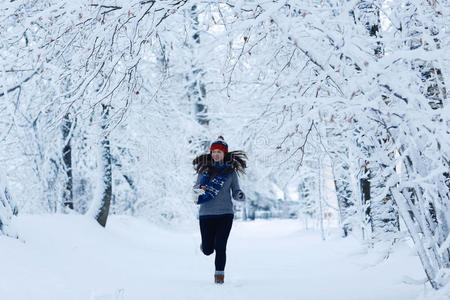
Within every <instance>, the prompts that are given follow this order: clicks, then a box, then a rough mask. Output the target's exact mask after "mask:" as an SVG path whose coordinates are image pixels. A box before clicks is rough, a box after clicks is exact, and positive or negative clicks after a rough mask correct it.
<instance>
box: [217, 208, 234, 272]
mask: <svg viewBox="0 0 450 300" xmlns="http://www.w3.org/2000/svg"><path fill="white" fill-rule="evenodd" d="M216 220H217V228H216V246H215V250H216V260H215V264H216V272H217V271H219V272H220V271H222V272H223V271H224V270H225V263H226V260H227V255H226V250H227V241H228V236H229V235H230V230H231V226H232V225H233V216H224V217H220V218H217V219H216Z"/></svg>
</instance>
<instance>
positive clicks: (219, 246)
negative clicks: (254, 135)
mask: <svg viewBox="0 0 450 300" xmlns="http://www.w3.org/2000/svg"><path fill="white" fill-rule="evenodd" d="M246 158H247V155H246V154H245V153H244V152H243V151H232V152H228V145H227V143H225V141H224V139H223V137H222V136H219V137H218V139H217V141H215V142H213V143H212V144H211V147H210V153H209V154H202V155H200V156H198V157H196V158H195V159H194V160H193V162H192V163H193V165H194V168H195V170H196V172H197V173H198V176H197V182H196V184H195V185H194V202H195V203H197V204H199V205H200V209H199V221H200V233H201V236H202V243H201V244H200V249H201V250H202V252H203V253H204V254H205V255H210V254H212V253H213V252H214V250H215V251H216V258H215V265H216V272H215V274H214V282H215V283H223V282H224V275H225V273H224V270H225V262H226V246H227V240H228V236H229V234H230V230H231V226H232V224H233V217H234V211H233V203H232V202H231V196H230V190H231V192H232V195H233V199H235V200H238V201H244V200H245V194H244V193H243V192H242V191H241V189H240V188H239V181H238V176H237V173H242V174H243V173H245V168H246V167H247V164H246V162H245V159H246Z"/></svg>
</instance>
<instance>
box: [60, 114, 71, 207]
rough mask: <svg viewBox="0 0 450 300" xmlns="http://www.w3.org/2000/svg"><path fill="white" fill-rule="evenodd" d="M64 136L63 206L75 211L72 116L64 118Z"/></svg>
mask: <svg viewBox="0 0 450 300" xmlns="http://www.w3.org/2000/svg"><path fill="white" fill-rule="evenodd" d="M62 134H63V141H64V148H63V162H64V169H65V172H66V178H65V179H66V183H65V186H64V190H63V204H64V206H65V207H68V208H70V209H73V177H72V145H71V141H72V121H71V120H70V114H68V113H67V114H66V115H65V116H64V120H63V124H62Z"/></svg>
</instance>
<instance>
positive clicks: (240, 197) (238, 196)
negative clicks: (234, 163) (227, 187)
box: [231, 172, 245, 201]
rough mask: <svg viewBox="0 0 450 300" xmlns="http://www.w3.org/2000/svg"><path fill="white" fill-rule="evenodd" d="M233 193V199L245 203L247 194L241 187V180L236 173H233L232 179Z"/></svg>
mask: <svg viewBox="0 0 450 300" xmlns="http://www.w3.org/2000/svg"><path fill="white" fill-rule="evenodd" d="M231 191H232V193H233V199H234V200H237V201H244V200H245V194H244V192H243V191H242V190H241V188H240V187H239V179H238V176H237V174H236V172H233V174H232V178H231Z"/></svg>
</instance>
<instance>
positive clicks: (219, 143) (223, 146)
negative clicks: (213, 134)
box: [209, 136, 228, 153]
mask: <svg viewBox="0 0 450 300" xmlns="http://www.w3.org/2000/svg"><path fill="white" fill-rule="evenodd" d="M215 149H219V150H222V151H223V152H225V153H226V152H228V144H227V143H225V140H224V139H223V136H219V137H218V138H217V140H216V141H214V142H213V143H212V144H211V147H210V148H209V151H211V152H212V151H213V150H215Z"/></svg>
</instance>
